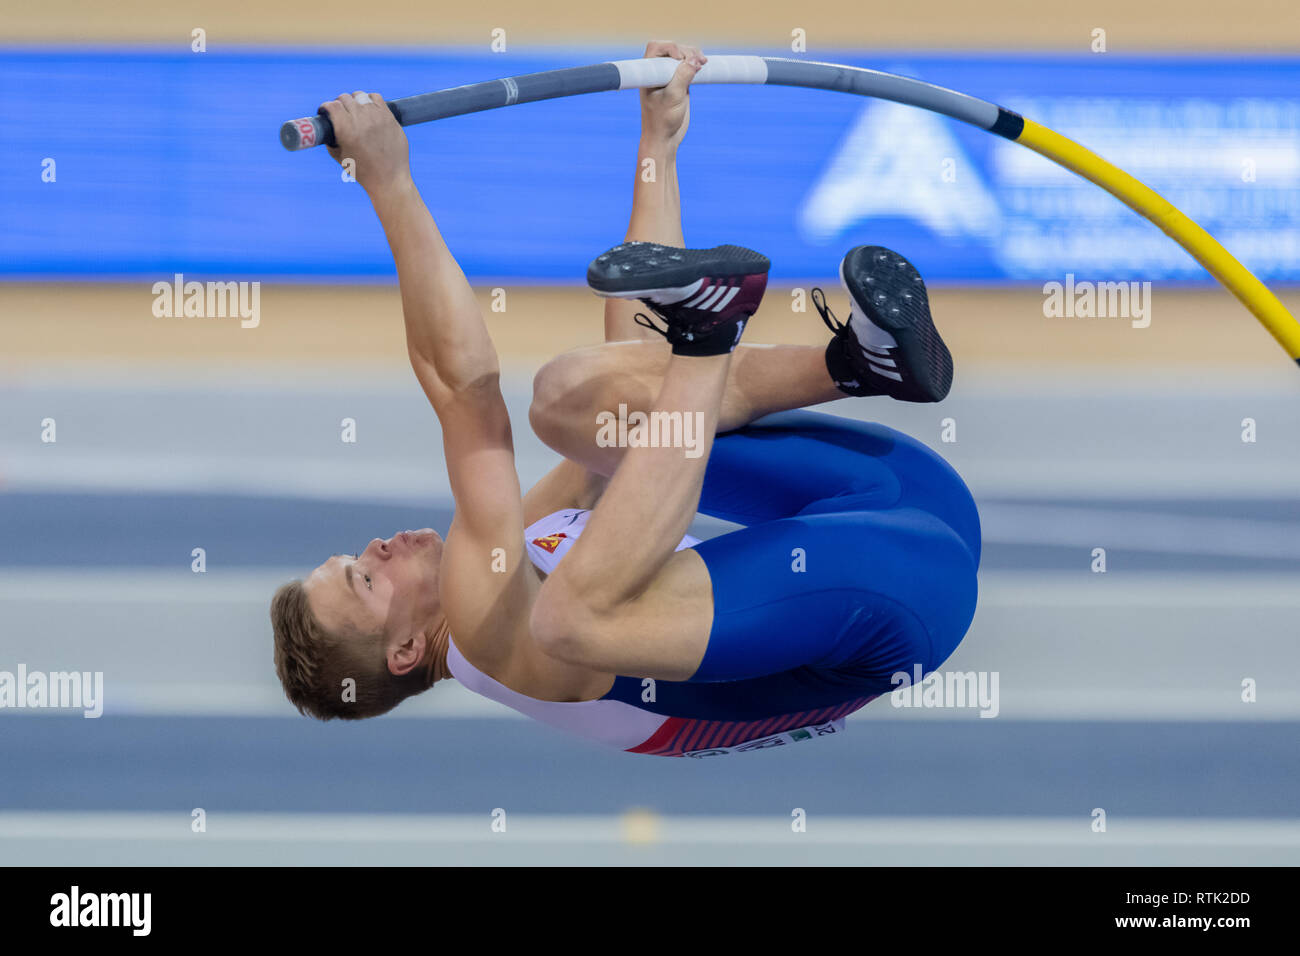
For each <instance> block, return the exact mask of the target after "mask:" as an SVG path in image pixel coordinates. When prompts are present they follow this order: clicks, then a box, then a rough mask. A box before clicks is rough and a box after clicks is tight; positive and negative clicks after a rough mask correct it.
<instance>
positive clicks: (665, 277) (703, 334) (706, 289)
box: [587, 242, 772, 355]
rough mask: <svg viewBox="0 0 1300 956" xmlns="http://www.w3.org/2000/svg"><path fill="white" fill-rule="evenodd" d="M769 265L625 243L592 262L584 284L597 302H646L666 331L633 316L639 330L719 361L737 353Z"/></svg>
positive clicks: (752, 257)
mask: <svg viewBox="0 0 1300 956" xmlns="http://www.w3.org/2000/svg"><path fill="white" fill-rule="evenodd" d="M771 265H772V264H771V262H769V261H768V258H767V256H764V255H762V254H760V253H757V252H754V251H753V250H752V249H744V248H742V247H740V246H714V247H713V248H712V249H679V248H677V247H676V246H665V245H661V244H660V243H657V242H625V243H623V244H622V245H618V246H615V247H614V248H613V249H610V250H609V251H608V252H603V253H601V254H600V255H599V256H597V257H596V258H595V259H594V260H592V263H591V265H590V266H588V267H587V284H588V285H589V286H591V288H592V290H593V291H594V292H595V293H596V294H597V295H600V296H605V297H609V298H618V299H640V300H641V301H642V302H644V303H645V304H646V306H647V307H648V308H649V309H650V310H651V311H652V312H654V313H655V314H656V315H658V316H659V317H660V318H661V319H663V320H664V322H665V323H666V325H667V328H666V329H661V328H659V327H658V326H657V325H655V324H654V323H653V322H652V321H651V320H650V319H649V318H648V317H646V316H644V315H640V314H639V313H638V315H637V323H638V324H640V325H644V326H646V327H647V328H651V329H654V330H655V331H656V332H658V333H660V334H661V335H663V336H664V337H665V338H667V339H668V341H669V343H670V344H671V345H672V347H673V352H674V353H676V354H678V355H721V354H724V353H726V352H730V351H732V350H733V349H734V348H735V347H736V344H737V343H738V342H739V341H740V336H741V334H742V333H743V332H744V330H745V323H746V322H747V321H748V320H749V317H750V316H751V315H753V314H754V312H755V311H757V309H758V304H759V302H761V301H762V299H763V290H764V289H766V288H767V271H768V269H770V268H771ZM642 320H644V321H642Z"/></svg>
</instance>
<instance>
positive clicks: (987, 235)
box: [0, 48, 1300, 282]
mask: <svg viewBox="0 0 1300 956" xmlns="http://www.w3.org/2000/svg"><path fill="white" fill-rule="evenodd" d="M714 52H759V53H762V52H766V51H752V50H746V51H730V50H728V51H721V50H719V51H714ZM635 55H636V52H635V51H631V50H628V49H601V50H597V49H591V48H582V49H547V50H545V51H544V52H540V53H528V54H516V53H509V54H499V55H497V54H491V53H483V52H478V51H473V52H470V51H465V50H459V49H447V50H422V51H419V52H412V51H382V52H378V51H365V52H358V51H354V50H320V51H304V50H299V49H290V50H281V49H276V50H260V49H258V50H254V49H251V48H242V49H238V50H235V51H226V52H223V51H221V50H212V51H210V52H207V53H191V52H189V51H188V49H186V50H185V51H184V52H160V51H158V50H155V49H148V50H144V49H139V50H137V49H128V50H62V49H57V50H56V49H17V48H9V49H5V50H3V51H0V91H2V92H3V96H4V101H5V120H4V122H3V123H0V223H2V224H3V229H0V277H6V278H40V277H63V278H97V277H98V278H150V279H156V278H159V277H166V276H169V275H170V274H172V273H175V272H183V273H185V274H186V275H187V276H188V275H193V276H199V275H201V274H208V275H211V276H214V277H223V278H227V279H230V278H240V277H254V278H271V277H282V278H294V279H304V280H313V281H321V280H325V281H335V280H337V281H366V280H371V279H375V280H385V279H388V278H391V277H392V275H393V267H392V263H391V260H390V258H389V256H388V252H387V247H386V245H385V243H384V239H383V235H382V232H381V231H380V228H379V225H378V223H377V222H376V221H375V218H374V216H373V214H372V213H371V212H370V209H369V206H368V204H367V202H366V199H365V196H364V195H363V193H362V191H361V189H360V187H358V186H357V185H356V184H355V183H349V182H345V181H344V180H343V177H342V176H341V171H340V169H339V167H338V166H336V165H335V164H334V163H333V162H332V161H331V160H330V159H329V157H328V156H327V155H326V154H325V152H324V151H323V150H319V149H318V150H311V151H308V152H306V153H300V154H291V153H288V152H286V151H284V150H283V149H282V148H281V147H280V144H279V141H278V138H277V132H278V129H279V125H280V123H281V122H283V121H284V120H286V119H290V118H292V117H295V116H301V115H303V114H306V113H311V112H313V111H314V110H315V108H316V106H317V105H319V103H320V102H321V101H322V100H323V99H327V98H331V97H333V96H336V95H338V94H339V93H341V92H345V91H348V92H350V91H352V90H354V89H371V90H378V91H380V92H382V93H384V94H385V95H386V96H389V97H397V96H405V95H410V94H413V93H420V92H426V91H429V90H434V89H439V88H442V87H448V86H455V85H459V84H463V83H468V82H474V81H477V80H484V79H492V78H496V77H501V76H509V75H514V74H518V73H528V72H533V71H537V70H546V69H554V68H558V67H565V66H576V65H581V64H586V63H593V62H598V61H601V60H607V59H619V58H628V57H631V56H635ZM816 59H821V60H828V61H833V62H840V63H846V64H851V65H855V66H867V67H874V68H878V69H883V70H888V71H891V72H897V73H903V74H906V75H909V76H915V77H919V78H921V79H924V80H927V81H929V82H933V83H937V84H939V85H942V86H948V87H952V88H954V89H957V90H960V91H962V92H966V93H970V94H972V95H974V96H978V97H981V98H983V99H988V100H992V101H994V102H997V103H999V104H1001V105H1003V106H1006V107H1008V108H1010V109H1013V110H1016V111H1018V112H1021V113H1023V114H1024V115H1026V116H1028V117H1030V118H1032V119H1035V120H1037V121H1038V122H1040V123H1042V124H1044V125H1046V126H1048V127H1050V128H1052V129H1055V130H1057V131H1058V132H1060V133H1062V134H1064V135H1066V136H1069V137H1071V138H1073V139H1077V140H1078V141H1079V142H1081V143H1083V144H1084V145H1086V146H1088V147H1089V148H1091V149H1093V150H1094V151H1096V152H1098V153H1100V154H1101V155H1102V156H1104V157H1106V158H1107V159H1109V160H1110V161H1112V162H1114V163H1116V164H1117V165H1118V166H1120V167H1121V168H1123V169H1125V170H1126V171H1128V172H1130V173H1132V174H1133V175H1134V176H1136V177H1137V178H1138V179H1141V180H1143V181H1144V182H1146V183H1147V184H1148V185H1150V186H1151V187H1152V188H1154V189H1156V190H1157V191H1158V192H1160V193H1162V194H1163V195H1164V196H1165V197H1166V198H1167V199H1169V200H1170V201H1171V202H1173V203H1174V205H1176V206H1178V207H1179V208H1181V209H1182V210H1183V211H1184V212H1186V213H1187V214H1188V215H1189V216H1191V217H1192V218H1193V219H1195V220H1197V221H1198V222H1200V223H1201V225H1203V226H1204V227H1205V228H1206V229H1208V230H1209V231H1210V232H1211V233H1212V234H1213V235H1215V236H1216V237H1217V238H1218V239H1219V240H1220V241H1221V242H1223V244H1224V245H1225V246H1226V247H1227V248H1228V250H1229V251H1231V252H1232V253H1233V254H1234V255H1236V256H1237V258H1239V259H1240V260H1241V261H1242V262H1243V263H1244V264H1245V265H1246V266H1247V267H1248V268H1250V269H1252V270H1253V271H1255V272H1256V274H1258V275H1259V276H1260V277H1261V278H1265V279H1275V280H1290V281H1296V280H1300V92H1297V91H1300V58H1271V59H1263V58H1252V59H1241V58H1236V59H1228V58H1209V57H1173V56H1160V57H1156V56H1149V57H1120V56H1115V55H1112V54H1100V55H1089V54H1085V55H1078V56H1062V55H1025V54H996V55H994V54H942V55H939V54H909V53H900V52H897V51H891V52H881V53H868V52H863V51H853V52H835V51H818V55H817V57H816ZM691 98H692V119H691V129H690V132H689V134H688V136H687V138H686V142H685V144H684V145H683V147H682V150H681V156H680V163H679V165H680V178H681V189H682V203H683V212H684V222H685V230H686V236H687V240H688V242H689V243H691V244H692V245H711V244H714V243H718V242H736V243H743V244H745V245H749V246H752V247H754V248H757V249H759V250H762V251H763V252H765V253H767V254H768V255H769V256H770V257H771V259H772V262H773V270H772V272H773V277H774V278H776V279H781V278H786V279H792V278H803V277H813V276H826V275H828V274H833V273H834V271H835V268H836V264H837V263H838V260H839V257H840V256H841V255H842V254H843V252H844V251H846V250H847V249H849V248H850V247H852V246H854V245H857V244H860V243H875V244H883V245H888V246H892V247H895V248H897V249H899V250H900V251H902V252H904V253H905V254H906V255H907V256H908V257H909V258H911V259H912V260H913V261H914V262H915V263H916V264H917V265H918V267H919V268H920V269H921V271H922V272H923V273H924V274H925V275H926V276H927V278H931V279H933V280H936V281H949V282H974V281H979V282H983V281H1003V282H1005V281H1034V282H1042V281H1046V280H1049V279H1054V278H1059V277H1060V276H1061V275H1062V274H1064V273H1067V272H1069V273H1074V274H1081V275H1082V274H1088V273H1093V274H1098V275H1105V276H1107V277H1110V278H1117V279H1118V278H1131V279H1176V280H1200V279H1203V278H1206V277H1205V276H1204V273H1203V272H1202V270H1201V269H1200V267H1199V266H1198V265H1197V264H1196V262H1195V261H1194V260H1193V259H1192V258H1191V257H1190V256H1189V255H1188V254H1187V253H1185V252H1184V251H1183V250H1182V249H1180V248H1179V247H1178V246H1177V245H1176V244H1175V243H1173V242H1172V241H1171V240H1169V239H1168V238H1167V237H1165V236H1164V235H1163V234H1162V233H1161V232H1160V231H1159V229H1158V228H1156V227H1155V226H1154V225H1152V224H1150V223H1149V222H1147V221H1146V220H1144V219H1142V218H1141V217H1139V216H1137V215H1136V214H1135V213H1133V212H1131V211H1130V210H1128V209H1127V208H1126V207H1124V206H1123V205H1122V204H1121V203H1120V202H1119V201H1118V200H1116V199H1114V198H1112V197H1111V196H1109V195H1107V194H1106V193H1104V192H1102V191H1101V190H1100V189H1098V188H1097V187H1095V186H1093V185H1091V184H1089V183H1086V182H1084V181H1083V180H1081V179H1078V178H1077V177H1075V176H1073V175H1072V174H1070V173H1068V172H1066V171H1065V170H1063V169H1061V168H1059V167H1057V166H1056V165H1054V164H1052V163H1050V162H1048V161H1047V160H1045V159H1043V158H1042V157H1040V156H1038V155H1036V154H1034V153H1032V152H1030V151H1029V150H1027V149H1025V148H1024V147H1021V146H1018V145H1015V144H1013V143H1010V142H1007V141H1005V140H1002V139H1000V138H998V137H996V136H991V135H989V134H988V133H985V132H983V131H980V130H977V129H974V128H970V127H967V126H965V125H963V124H960V123H957V122H954V121H952V120H948V119H945V118H942V117H938V116H934V115H931V114H929V113H926V112H923V111H920V110H916V109H912V108H908V107H904V106H898V105H896V104H892V103H887V102H877V101H872V100H865V99H860V98H857V97H852V96H846V95H842V94H835V93H827V92H822V91H817V90H806V89H789V88H780V87H761V88H759V87H751V86H737V87H728V86H710V87H699V88H697V89H696V90H695V91H693V93H692V96H691ZM638 123H639V112H638V105H637V96H636V94H635V93H604V94H596V95H591V96H583V97H576V98H572V99H564V100H555V101H549V102H543V103H533V104H526V105H521V106H515V107H511V108H508V109H503V110H496V111H492V112H487V113H481V114H474V115H469V116H462V117H455V118H452V119H447V120H443V121H441V122H438V123H433V124H428V125H425V126H417V127H411V128H410V129H408V135H409V137H410V141H411V150H412V163H413V168H414V171H415V175H416V179H417V181H418V183H419V184H420V186H421V188H422V189H423V192H424V194H425V197H426V200H427V202H428V204H429V206H430V208H431V209H432V210H433V213H434V215H435V216H436V218H437V219H438V222H439V224H440V226H441V228H442V230H443V232H444V234H445V235H446V237H447V239H448V242H449V244H450V245H451V247H452V249H453V251H454V252H455V253H456V255H457V257H458V258H459V259H460V261H461V263H462V265H463V267H464V268H465V271H466V272H467V273H468V274H469V275H470V276H471V278H476V279H516V280H525V281H533V282H580V281H581V280H582V276H583V274H584V271H585V268H586V264H587V262H588V261H589V260H590V259H591V257H592V256H593V255H595V254H596V253H598V252H599V251H601V250H602V249H604V248H606V247H608V246H609V245H612V244H613V243H615V242H617V241H619V240H620V239H621V238H622V236H623V231H624V229H625V228H626V224H627V215H628V209H629V202H630V197H631V185H632V177H633V175H634V172H635V154H636V144H637V138H638ZM1206 281H1209V280H1208V279H1206Z"/></svg>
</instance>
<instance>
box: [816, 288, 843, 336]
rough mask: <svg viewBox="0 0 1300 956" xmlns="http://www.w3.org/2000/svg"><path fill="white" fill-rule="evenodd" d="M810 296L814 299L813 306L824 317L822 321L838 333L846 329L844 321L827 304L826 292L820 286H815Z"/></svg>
mask: <svg viewBox="0 0 1300 956" xmlns="http://www.w3.org/2000/svg"><path fill="white" fill-rule="evenodd" d="M809 297H810V298H811V299H812V304H813V307H814V308H816V310H817V313H818V314H819V315H820V316H821V317H822V321H823V322H825V323H826V328H828V329H830V330H831V331H832V332H833V333H835V334H836V335H838V334H839V333H840V332H841V331H842V330H843V329H844V323H843V322H841V321H840V320H839V319H838V318H836V317H835V313H834V312H832V311H831V307H830V306H829V305H827V304H826V293H824V292H823V291H822V290H821V287H820V286H813V288H812V292H811V293H810V294H809Z"/></svg>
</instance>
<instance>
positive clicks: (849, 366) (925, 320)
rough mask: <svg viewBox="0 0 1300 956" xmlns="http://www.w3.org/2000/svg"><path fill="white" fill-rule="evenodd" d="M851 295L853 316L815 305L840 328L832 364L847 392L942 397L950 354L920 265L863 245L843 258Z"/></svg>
mask: <svg viewBox="0 0 1300 956" xmlns="http://www.w3.org/2000/svg"><path fill="white" fill-rule="evenodd" d="M840 282H841V283H842V284H843V286H844V289H845V291H847V292H848V294H849V301H850V308H849V320H848V322H844V323H841V322H840V321H839V320H838V319H836V318H835V316H834V314H833V313H832V312H831V310H830V309H829V308H828V307H827V305H826V296H825V294H824V293H823V292H822V290H821V289H813V290H812V300H813V305H814V306H815V307H816V309H817V311H818V312H819V313H820V314H821V317H822V321H823V322H825V323H826V325H827V327H828V328H829V329H830V330H831V332H833V333H834V336H835V337H834V338H832V339H831V341H830V344H829V345H828V346H827V347H826V369H827V371H829V372H830V374H831V379H832V380H833V381H834V382H835V384H836V385H837V386H838V387H839V389H840V391H842V392H844V393H845V394H848V395H888V396H890V397H891V398H896V399H898V400H899V401H903V402H940V401H943V399H944V398H945V397H946V396H947V394H948V390H949V389H950V388H951V387H952V353H950V352H949V351H948V346H946V345H945V344H944V342H943V339H942V338H941V337H940V335H939V330H938V329H936V328H935V327H934V320H933V319H932V318H931V316H930V299H929V296H928V295H927V294H926V291H925V282H924V280H922V278H921V274H920V273H919V272H917V271H916V267H915V266H913V265H912V264H911V263H910V262H908V261H907V260H906V259H904V258H903V257H902V256H901V255H899V254H898V253H897V252H894V251H893V250H892V249H886V248H885V247H884V246H858V247H857V248H856V249H851V250H850V251H849V252H848V254H847V255H845V257H844V258H843V259H842V260H841V261H840Z"/></svg>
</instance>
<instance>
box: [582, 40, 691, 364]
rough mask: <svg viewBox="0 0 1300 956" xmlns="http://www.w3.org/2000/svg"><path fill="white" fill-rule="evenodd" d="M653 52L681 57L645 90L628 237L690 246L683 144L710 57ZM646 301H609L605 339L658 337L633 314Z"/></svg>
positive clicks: (656, 46) (672, 48)
mask: <svg viewBox="0 0 1300 956" xmlns="http://www.w3.org/2000/svg"><path fill="white" fill-rule="evenodd" d="M645 55H646V56H647V57H657V56H666V57H672V58H673V59H676V60H681V63H680V64H679V65H678V67H677V72H675V73H674V74H673V78H672V82H670V83H669V84H668V85H667V86H665V87H663V88H661V89H657V90H642V91H641V142H640V144H639V145H638V146H637V162H636V178H635V182H634V185H633V187H632V218H631V220H630V221H629V222H628V227H627V235H626V236H625V237H624V239H625V241H628V242H662V243H663V244H664V245H668V246H684V245H686V240H685V239H683V238H682V206H681V197H680V195H679V193H678V189H677V147H678V146H679V145H680V144H681V142H682V138H683V137H684V136H685V135H686V129H687V127H688V126H689V125H690V119H691V103H690V98H689V96H688V94H689V91H690V85H691V80H692V79H694V78H695V74H696V73H698V72H699V71H700V67H702V66H703V65H704V64H705V63H706V62H707V61H708V58H707V57H706V56H704V55H703V54H702V53H700V51H699V49H697V48H696V47H693V46H684V45H682V44H678V43H667V42H664V41H661V40H655V41H652V42H651V43H649V44H648V45H647V46H646V48H645ZM639 308H640V306H639V305H638V304H637V303H636V302H629V301H627V300H625V299H606V300H605V341H606V342H620V341H624V340H626V339H643V338H647V337H648V338H652V339H658V338H659V336H658V334H657V333H655V332H652V331H650V330H649V329H645V328H642V327H641V326H639V325H637V324H636V322H635V321H634V320H633V319H632V316H633V315H635V314H636V312H637V310H638V309H639Z"/></svg>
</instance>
